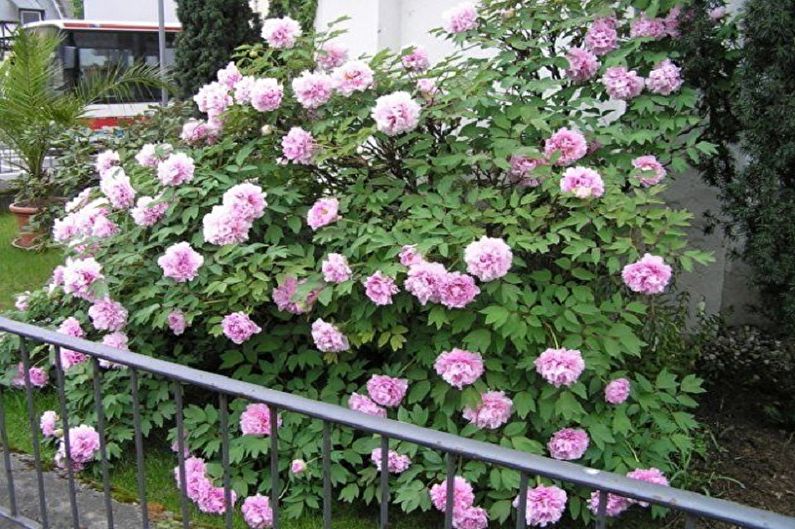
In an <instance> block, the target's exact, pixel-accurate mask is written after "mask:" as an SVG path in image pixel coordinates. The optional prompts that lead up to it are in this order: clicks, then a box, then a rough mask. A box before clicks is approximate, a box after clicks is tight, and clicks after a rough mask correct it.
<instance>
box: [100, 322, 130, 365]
mask: <svg viewBox="0 0 795 529" xmlns="http://www.w3.org/2000/svg"><path fill="white" fill-rule="evenodd" d="M128 341H129V339H128V338H127V335H126V334H124V333H123V332H119V331H117V332H113V333H110V334H106V335H105V336H103V337H102V343H103V345H107V346H108V347H113V348H114V349H120V350H122V351H128V350H129V348H128V347H127V343H128ZM99 365H100V366H101V367H104V368H105V369H110V368H116V369H121V368H124V367H126V366H124V365H122V364H117V363H115V362H109V361H107V360H100V361H99Z"/></svg>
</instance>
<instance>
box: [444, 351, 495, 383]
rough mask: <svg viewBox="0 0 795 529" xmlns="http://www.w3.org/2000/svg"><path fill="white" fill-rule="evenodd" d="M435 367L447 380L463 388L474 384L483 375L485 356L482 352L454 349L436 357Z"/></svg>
mask: <svg viewBox="0 0 795 529" xmlns="http://www.w3.org/2000/svg"><path fill="white" fill-rule="evenodd" d="M433 367H434V369H436V373H437V374H438V375H440V376H441V377H442V378H443V379H444V381H445V382H447V383H448V384H450V385H451V386H453V387H456V388H458V389H462V388H463V387H464V386H469V385H470V384H474V383H475V381H477V380H478V379H479V378H480V377H481V375H483V357H481V356H480V353H473V352H470V351H465V350H463V349H453V350H452V351H445V352H443V353H442V354H440V355H439V356H438V357H436V362H434V364H433Z"/></svg>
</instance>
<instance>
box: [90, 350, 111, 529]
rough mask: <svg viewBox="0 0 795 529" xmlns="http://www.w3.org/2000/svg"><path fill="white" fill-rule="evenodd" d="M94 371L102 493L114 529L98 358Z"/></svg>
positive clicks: (92, 361)
mask: <svg viewBox="0 0 795 529" xmlns="http://www.w3.org/2000/svg"><path fill="white" fill-rule="evenodd" d="M91 366H92V368H93V371H94V409H95V410H96V413H97V430H98V432H99V455H100V460H101V464H102V491H103V493H104V494H105V511H106V513H105V514H106V515H107V517H108V518H107V519H108V529H113V500H112V498H111V495H110V475H109V473H108V447H107V444H106V442H105V409H104V407H103V406H102V369H101V368H100V367H99V360H97V357H96V356H92V357H91Z"/></svg>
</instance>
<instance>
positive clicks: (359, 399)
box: [348, 393, 386, 417]
mask: <svg viewBox="0 0 795 529" xmlns="http://www.w3.org/2000/svg"><path fill="white" fill-rule="evenodd" d="M348 407H349V408H350V409H352V410H353V411H359V412H362V413H365V414H367V415H372V416H373V417H386V410H385V409H384V408H382V407H381V406H379V405H378V404H376V403H375V402H373V401H372V400H370V397H368V396H366V395H359V394H358V393H352V394H351V396H350V398H349V399H348Z"/></svg>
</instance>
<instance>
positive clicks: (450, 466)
mask: <svg viewBox="0 0 795 529" xmlns="http://www.w3.org/2000/svg"><path fill="white" fill-rule="evenodd" d="M446 459H447V472H446V474H447V476H446V478H445V480H446V481H445V485H446V486H447V497H446V499H445V506H444V529H452V528H453V499H454V496H455V469H456V457H455V455H454V454H453V453H452V452H447V457H446Z"/></svg>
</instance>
